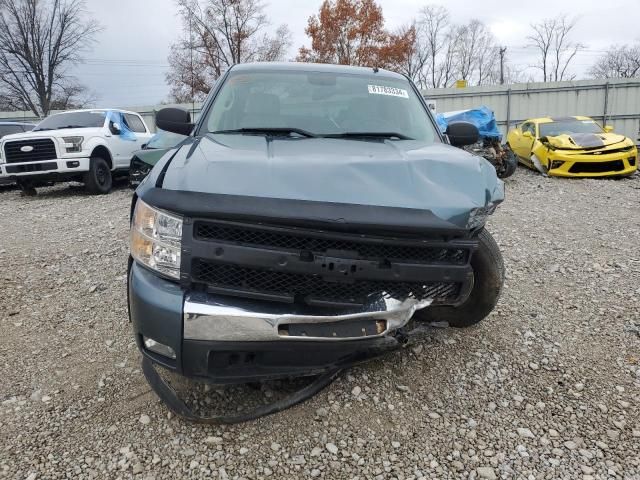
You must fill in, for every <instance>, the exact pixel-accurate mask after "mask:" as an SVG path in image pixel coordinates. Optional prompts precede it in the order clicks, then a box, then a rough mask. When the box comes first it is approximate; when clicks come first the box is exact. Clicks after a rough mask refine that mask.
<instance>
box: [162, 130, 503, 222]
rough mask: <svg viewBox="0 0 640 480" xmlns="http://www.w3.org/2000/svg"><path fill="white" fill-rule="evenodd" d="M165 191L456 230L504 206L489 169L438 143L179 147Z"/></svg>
mask: <svg viewBox="0 0 640 480" xmlns="http://www.w3.org/2000/svg"><path fill="white" fill-rule="evenodd" d="M161 163H163V164H164V163H165V162H161ZM156 171H157V169H156ZM156 174H157V173H156ZM162 187H163V188H164V189H171V190H177V191H189V192H203V193H216V194H229V195H245V196H252V197H266V198H279V199H295V200H309V201H317V202H334V203H344V204H358V205H369V206H385V207H401V208H413V209H423V210H430V211H431V212H432V213H433V214H435V215H436V216H438V217H439V218H441V219H443V220H446V221H448V222H450V223H452V224H455V225H456V226H458V227H465V226H467V225H468V221H469V216H470V213H471V212H472V211H474V210H476V209H478V208H482V207H488V206H490V205H491V204H498V203H500V202H501V201H502V200H503V199H504V187H503V184H502V182H501V181H500V180H498V179H497V177H496V174H495V169H494V168H493V167H492V166H491V164H489V163H488V162H487V161H486V160H485V159H483V158H481V157H479V156H475V155H472V154H469V153H467V152H465V151H463V150H461V149H458V148H454V147H451V146H449V145H445V144H441V143H438V144H431V145H426V144H424V143H423V142H417V141H390V140H387V141H364V140H344V139H326V138H280V139H269V138H266V137H264V136H259V135H231V134H216V135H213V134H209V135H207V136H205V137H203V138H200V139H195V140H194V141H193V142H192V143H187V144H185V145H184V146H182V147H181V148H180V149H179V150H178V151H177V152H176V154H175V155H174V157H173V159H172V160H171V163H170V165H169V167H168V169H167V171H166V174H165V177H164V180H163V182H162Z"/></svg>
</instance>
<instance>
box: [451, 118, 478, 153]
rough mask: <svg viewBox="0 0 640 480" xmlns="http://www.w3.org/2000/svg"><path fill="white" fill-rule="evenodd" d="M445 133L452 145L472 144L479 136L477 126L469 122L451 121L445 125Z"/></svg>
mask: <svg viewBox="0 0 640 480" xmlns="http://www.w3.org/2000/svg"><path fill="white" fill-rule="evenodd" d="M445 134H446V135H447V137H449V143H451V145H453V146H454V147H463V146H465V145H472V144H474V143H476V142H477V141H478V139H479V138H480V132H478V128H477V127H476V126H475V125H473V124H472V123H469V122H451V123H450V124H449V125H448V126H447V131H446V132H445Z"/></svg>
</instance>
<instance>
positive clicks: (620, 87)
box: [423, 79, 640, 140]
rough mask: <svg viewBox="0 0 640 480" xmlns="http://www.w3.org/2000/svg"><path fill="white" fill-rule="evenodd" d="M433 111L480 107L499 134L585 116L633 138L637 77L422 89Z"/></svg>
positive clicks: (639, 107)
mask: <svg viewBox="0 0 640 480" xmlns="http://www.w3.org/2000/svg"><path fill="white" fill-rule="evenodd" d="M423 94H424V96H425V98H427V100H429V101H431V102H434V101H435V107H436V110H437V111H438V112H450V111H455V110H464V109H467V108H474V107H477V106H479V105H486V106H488V107H489V108H491V109H492V110H493V111H494V112H495V115H496V121H497V123H498V126H499V127H500V129H501V130H502V132H503V133H506V131H507V130H508V129H509V128H511V127H514V126H515V125H517V124H519V123H521V122H523V121H524V120H527V119H529V118H536V117H546V116H555V117H566V116H573V115H586V116H588V117H593V118H594V119H595V120H597V121H599V122H602V124H606V125H612V126H613V127H614V129H615V131H616V132H618V133H622V134H624V135H626V136H628V137H630V138H632V139H634V140H637V139H638V136H639V132H640V79H624V80H618V79H616V80H614V79H611V80H607V81H604V80H596V81H592V80H584V81H576V82H552V83H526V84H515V85H494V86H486V87H468V88H460V89H459V88H442V89H435V90H426V91H424V92H423Z"/></svg>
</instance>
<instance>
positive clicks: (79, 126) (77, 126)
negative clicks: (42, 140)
mask: <svg viewBox="0 0 640 480" xmlns="http://www.w3.org/2000/svg"><path fill="white" fill-rule="evenodd" d="M65 128H87V127H85V126H84V125H65V126H64V127H58V128H56V130H64V129H65Z"/></svg>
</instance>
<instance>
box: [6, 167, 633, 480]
mask: <svg viewBox="0 0 640 480" xmlns="http://www.w3.org/2000/svg"><path fill="white" fill-rule="evenodd" d="M130 196H131V193H130V191H129V190H127V189H126V188H124V187H120V188H119V189H117V190H116V191H114V192H113V193H112V194H110V195H108V196H104V197H91V196H87V195H86V194H85V193H84V192H83V190H82V189H81V188H79V187H70V186H69V185H59V186H56V187H53V188H48V189H42V190H41V192H40V195H39V196H38V197H36V198H21V197H20V196H19V193H18V192H17V191H15V190H3V191H0V205H1V207H2V208H1V213H0V280H1V281H2V288H1V289H0V292H1V293H0V298H2V302H1V304H0V322H1V323H0V326H1V328H2V341H1V342H0V432H2V433H1V434H0V477H2V476H4V477H6V478H28V479H29V480H33V479H36V478H129V477H132V476H137V477H138V478H183V477H213V478H218V479H235V478H246V479H259V478H266V477H269V478H278V479H280V478H308V477H316V478H325V479H342V478H345V479H347V478H349V479H353V478H359V479H365V478H367V479H368V478H374V479H391V478H397V479H413V478H422V477H428V478H487V479H492V478H525V479H529V478H530V479H538V478H554V479H556V478H583V479H585V480H586V479H596V478H624V479H640V453H639V452H640V422H639V419H640V400H639V398H640V313H639V308H638V306H639V304H640V302H639V300H640V288H639V285H640V253H639V252H638V244H637V242H638V238H640V176H635V177H633V178H630V179H624V180H617V181H614V180H562V179H551V178H542V177H540V176H538V175H536V174H534V173H531V172H529V171H526V170H522V169H521V170H519V171H518V173H517V174H516V175H515V177H513V178H511V179H508V180H507V201H506V203H505V204H504V205H503V206H501V207H500V208H499V210H498V212H497V213H496V215H495V216H494V217H493V218H492V219H491V223H490V226H489V229H490V230H491V231H492V233H494V235H495V237H496V239H497V240H498V243H499V244H500V246H501V248H502V249H503V252H504V257H505V263H506V266H507V272H508V273H507V282H506V286H505V290H504V293H503V296H502V298H501V301H500V304H499V305H498V307H497V308H496V310H495V311H494V313H493V314H492V315H491V316H490V317H489V318H487V319H486V320H485V321H484V322H483V323H482V324H481V325H479V326H477V327H475V328H470V329H467V330H453V329H443V328H432V329H430V330H428V331H427V333H426V334H425V335H424V336H422V337H421V338H419V339H417V340H416V341H415V342H413V343H412V344H411V345H409V346H408V347H407V348H405V349H403V350H402V351H399V352H396V353H393V354H390V355H388V356H386V357H384V358H381V359H378V360H376V361H374V362H372V363H370V364H367V365H365V366H361V367H358V368H354V369H352V370H351V371H349V372H347V373H346V374H344V375H343V376H342V377H341V378H340V379H339V380H338V381H336V382H335V383H334V384H333V385H331V386H330V387H329V388H327V389H326V390H324V391H323V392H322V393H321V394H319V395H317V396H316V397H315V398H313V399H312V400H310V401H308V402H306V403H304V404H302V405H299V406H297V407H295V408H293V409H291V410H288V411H286V412H283V413H280V414H277V415H274V416H271V417H267V418H263V419H261V420H258V421H256V422H252V423H248V424H243V425H236V426H220V427H218V426H199V425H193V424H189V423H185V422H183V421H181V420H179V419H176V418H172V417H171V415H168V413H167V410H166V409H165V408H164V407H163V405H162V404H161V403H160V402H159V401H158V399H157V398H156V397H155V396H154V394H153V393H152V392H151V391H150V389H149V387H148V386H147V384H146V381H145V379H144V378H143V376H142V374H141V371H140V367H139V359H140V357H139V354H138V352H137V350H136V347H135V344H134V342H133V339H132V335H131V331H130V327H129V324H128V320H127V311H126V303H125V298H126V297H125V280H126V277H125V265H126V260H127V217H128V210H129V202H130Z"/></svg>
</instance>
